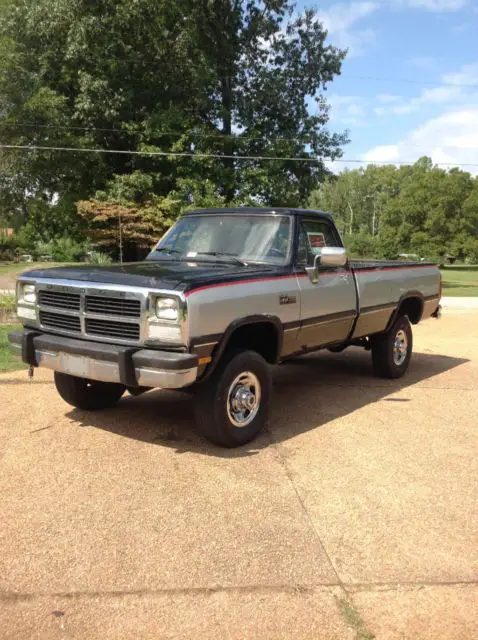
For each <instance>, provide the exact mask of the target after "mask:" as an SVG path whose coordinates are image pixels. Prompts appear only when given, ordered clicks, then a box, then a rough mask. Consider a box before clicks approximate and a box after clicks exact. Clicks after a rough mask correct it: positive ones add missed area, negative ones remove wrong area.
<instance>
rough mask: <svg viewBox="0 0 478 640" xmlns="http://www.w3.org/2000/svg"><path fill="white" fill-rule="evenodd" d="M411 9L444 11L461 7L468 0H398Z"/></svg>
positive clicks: (456, 9)
mask: <svg viewBox="0 0 478 640" xmlns="http://www.w3.org/2000/svg"><path fill="white" fill-rule="evenodd" d="M399 1H400V3H401V4H405V5H407V6H409V7H411V8H412V9H426V10H427V11H436V12H445V11H459V10H460V9H463V8H464V7H465V6H466V5H467V4H468V0H399Z"/></svg>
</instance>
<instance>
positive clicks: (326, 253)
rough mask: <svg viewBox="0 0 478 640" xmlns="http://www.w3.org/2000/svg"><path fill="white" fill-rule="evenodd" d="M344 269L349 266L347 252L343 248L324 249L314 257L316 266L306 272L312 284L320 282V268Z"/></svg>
mask: <svg viewBox="0 0 478 640" xmlns="http://www.w3.org/2000/svg"><path fill="white" fill-rule="evenodd" d="M319 264H320V266H321V267H344V266H345V265H346V264H347V250H346V249H343V248H342V247H322V249H321V250H320V253H318V254H317V255H316V256H315V257H314V266H313V267H306V268H305V270H306V272H307V275H308V276H309V279H310V281H311V282H312V284H317V282H318V281H319V267H318V265H319Z"/></svg>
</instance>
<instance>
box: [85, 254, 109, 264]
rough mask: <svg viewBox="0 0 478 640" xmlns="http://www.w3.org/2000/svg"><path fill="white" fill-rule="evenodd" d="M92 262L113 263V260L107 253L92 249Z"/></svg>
mask: <svg viewBox="0 0 478 640" xmlns="http://www.w3.org/2000/svg"><path fill="white" fill-rule="evenodd" d="M90 262H91V264H111V263H112V262H113V260H112V259H111V257H110V256H109V255H108V254H107V253H101V251H92V252H91V253H90Z"/></svg>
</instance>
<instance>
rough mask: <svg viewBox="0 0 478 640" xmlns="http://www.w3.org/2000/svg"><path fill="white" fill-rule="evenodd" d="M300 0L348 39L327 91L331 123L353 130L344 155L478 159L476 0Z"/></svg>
mask: <svg viewBox="0 0 478 640" xmlns="http://www.w3.org/2000/svg"><path fill="white" fill-rule="evenodd" d="M305 7H314V8H316V9H317V11H318V13H319V16H320V19H321V20H322V22H323V23H324V25H325V27H326V28H327V29H328V31H329V40H330V42H332V43H334V44H336V45H338V46H341V47H348V48H349V54H348V56H347V59H346V61H345V63H344V65H343V69H342V76H341V77H340V78H337V79H336V80H335V81H334V82H333V83H332V84H331V85H330V86H329V89H328V91H327V94H326V95H327V97H328V100H329V103H330V104H331V106H332V109H331V119H330V123H329V126H330V129H331V130H334V131H340V130H343V129H348V130H349V133H350V138H351V143H350V144H349V145H347V146H346V147H345V149H344V158H350V159H360V160H365V161H378V162H385V161H414V160H416V159H417V158H419V157H420V156H422V155H429V156H431V157H432V159H433V160H434V162H437V163H444V164H446V163H448V164H450V165H453V164H457V163H477V164H478V1H477V0H386V1H385V0H376V1H369V2H368V1H367V2H365V1H358V0H355V1H351V2H333V1H331V0H325V1H321V2H318V1H316V2H314V1H309V0H299V2H298V5H297V9H298V10H299V11H300V10H301V9H303V8H305ZM366 78H369V79H366ZM464 85H474V86H464ZM343 166H346V165H343V164H339V165H336V167H334V168H336V169H338V170H340V169H341V168H343ZM353 166H356V165H353ZM465 169H468V170H469V171H471V172H473V173H478V167H474V168H473V167H471V166H469V167H465Z"/></svg>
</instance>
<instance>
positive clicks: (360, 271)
mask: <svg viewBox="0 0 478 640" xmlns="http://www.w3.org/2000/svg"><path fill="white" fill-rule="evenodd" d="M431 266H433V265H429V264H414V265H408V266H403V267H398V266H397V267H371V268H370V269H357V270H356V271H355V273H356V275H357V276H359V277H360V276H361V275H362V274H363V273H373V272H376V271H380V272H382V271H398V270H400V269H424V268H427V267H431ZM346 272H347V273H352V271H351V270H347V271H346ZM334 275H337V274H336V272H335V271H326V272H325V273H321V274H320V277H321V278H323V277H324V276H334ZM308 277H309V276H308V275H307V274H306V273H301V274H299V273H292V274H288V275H285V276H272V277H268V278H265V277H264V278H245V279H244V280H234V281H232V282H218V283H216V284H206V285H203V286H200V287H197V289H191V291H188V292H187V293H186V294H185V296H186V297H189V296H190V295H192V294H193V293H199V292H200V291H206V290H207V289H217V288H219V287H232V286H234V285H240V284H254V283H257V282H275V281H277V280H290V279H291V278H308Z"/></svg>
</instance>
